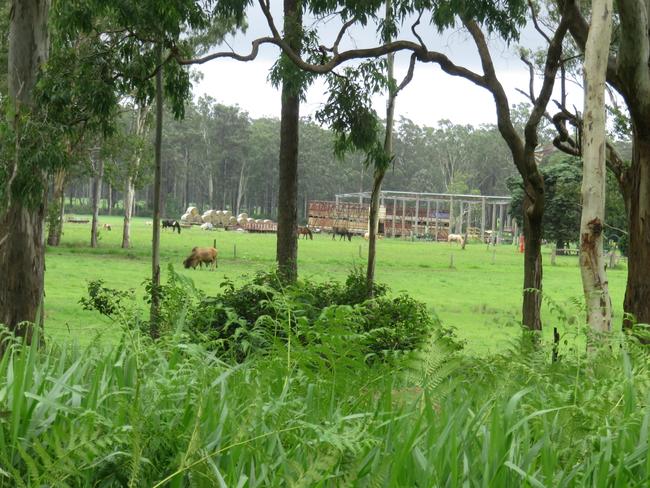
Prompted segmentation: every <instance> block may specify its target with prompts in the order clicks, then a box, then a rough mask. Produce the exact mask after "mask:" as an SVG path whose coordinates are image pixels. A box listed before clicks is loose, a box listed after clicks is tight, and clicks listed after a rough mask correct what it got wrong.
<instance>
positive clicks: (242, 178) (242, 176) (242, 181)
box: [234, 162, 248, 215]
mask: <svg viewBox="0 0 650 488" xmlns="http://www.w3.org/2000/svg"><path fill="white" fill-rule="evenodd" d="M247 181H248V177H247V175H246V163H245V162H244V163H243V164H242V166H241V171H240V172H239V185H238V187H237V204H236V206H235V208H236V211H235V212H234V213H235V215H239V210H240V206H241V202H242V199H243V198H244V194H245V193H246V182H247Z"/></svg>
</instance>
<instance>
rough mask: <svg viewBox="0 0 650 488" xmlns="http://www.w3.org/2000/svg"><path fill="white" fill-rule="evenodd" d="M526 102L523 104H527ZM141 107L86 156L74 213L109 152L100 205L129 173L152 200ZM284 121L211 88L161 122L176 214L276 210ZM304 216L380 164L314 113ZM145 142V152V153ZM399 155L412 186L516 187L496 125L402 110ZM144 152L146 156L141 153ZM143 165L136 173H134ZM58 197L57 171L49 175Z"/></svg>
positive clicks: (166, 202)
mask: <svg viewBox="0 0 650 488" xmlns="http://www.w3.org/2000/svg"><path fill="white" fill-rule="evenodd" d="M522 110H523V108H522ZM139 116H140V115H139V111H138V110H137V109H136V108H134V107H124V110H123V113H122V114H121V118H122V119H123V120H122V123H121V124H120V130H119V132H118V133H116V134H115V135H114V136H113V138H110V139H107V140H105V141H103V148H102V150H99V151H97V152H96V154H95V155H92V157H88V158H85V159H81V160H79V161H78V163H77V165H76V168H75V169H74V171H72V169H71V176H70V177H69V180H68V181H67V182H66V184H65V192H64V193H65V195H66V198H65V205H66V209H67V211H68V212H70V213H87V214H92V213H93V192H94V188H95V179H96V177H97V174H98V172H97V169H98V165H97V164H96V161H93V159H97V160H99V159H103V161H104V162H103V174H104V177H103V179H102V185H101V198H100V199H99V200H98V205H99V211H100V213H102V214H112V215H121V213H122V212H123V211H124V209H125V208H126V207H127V206H128V205H126V204H125V201H126V196H127V190H128V188H129V184H130V181H134V183H135V189H136V201H137V210H136V213H137V214H138V215H146V216H151V214H152V208H153V192H152V184H153V179H152V174H151V164H152V154H151V147H152V144H151V140H150V139H151V137H150V136H151V134H150V127H151V124H150V123H149V124H148V125H147V127H148V128H149V134H147V133H145V134H143V140H141V141H136V140H135V137H136V134H135V133H134V131H135V132H137V130H138V123H137V119H138V117H139ZM279 128H280V121H279V119H277V118H259V119H253V118H251V117H250V116H249V115H248V114H247V113H246V112H245V111H244V110H242V109H240V108H239V107H236V106H226V105H223V104H219V103H216V102H215V101H214V100H213V99H211V98H209V97H204V98H202V99H200V100H198V103H192V104H189V105H188V107H187V108H186V114H185V118H184V119H183V120H181V121H174V120H170V121H169V122H168V123H167V124H166V125H165V126H164V127H163V158H162V162H163V175H164V176H163V181H162V187H163V192H162V193H163V195H164V197H163V200H162V205H163V212H162V213H163V215H164V216H165V217H169V218H178V217H179V216H180V215H181V214H182V213H183V212H184V211H185V209H186V208H187V207H188V206H190V205H194V206H197V207H198V208H199V209H201V210H204V209H209V208H212V209H228V210H231V211H232V212H233V213H240V212H247V213H249V214H251V215H255V216H260V217H267V218H276V217H277V199H278V192H277V186H278V181H277V180H278V168H277V164H276V160H277V154H278V147H279ZM300 133H301V139H300V149H299V168H298V174H299V176H300V179H299V186H298V187H299V192H298V195H299V197H298V198H299V202H298V216H299V218H300V219H301V221H303V222H304V221H305V220H306V219H307V216H308V215H307V211H308V202H309V201H311V200H332V199H333V198H334V195H335V194H337V193H346V192H357V191H369V190H370V187H371V185H372V171H371V168H368V167H367V166H366V164H365V163H364V155H363V154H362V153H360V152H357V153H351V154H346V155H344V156H343V157H341V158H338V157H336V155H335V154H334V137H335V136H334V134H333V133H332V132H331V131H330V130H329V129H328V128H327V127H322V126H321V125H320V124H319V123H317V122H316V121H314V120H313V119H311V118H302V119H301V120H300ZM138 145H142V147H143V150H144V153H145V154H144V155H142V156H141V155H140V154H139V153H138V150H137V148H138ZM394 147H395V159H394V161H393V162H392V164H391V166H390V168H389V169H388V171H387V174H386V177H385V180H384V181H385V186H386V188H390V189H395V190H404V191H421V192H449V193H471V194H482V195H506V194H509V190H508V188H507V184H506V182H507V179H508V178H509V177H511V176H513V175H514V169H513V167H512V163H511V161H510V154H509V152H508V149H507V147H506V145H505V144H504V142H503V140H502V139H501V137H500V136H499V133H498V129H497V128H496V126H494V125H491V124H484V125H480V126H478V127H475V126H472V125H460V124H454V123H452V122H451V121H449V120H441V121H440V122H439V123H438V124H437V125H436V126H435V127H426V126H421V125H418V124H416V123H414V122H413V121H411V120H409V119H406V118H401V119H399V121H398V122H397V124H396V130H395V140H394ZM138 158H140V159H142V161H137V159H138ZM135 166H138V167H139V171H138V175H137V178H131V177H130V176H129V175H131V174H132V173H133V170H134V167H135ZM50 180H51V181H50V197H51V198H53V196H54V192H55V188H56V181H55V180H56V175H52V176H51V178H50Z"/></svg>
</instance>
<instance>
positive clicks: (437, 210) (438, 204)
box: [433, 200, 440, 242]
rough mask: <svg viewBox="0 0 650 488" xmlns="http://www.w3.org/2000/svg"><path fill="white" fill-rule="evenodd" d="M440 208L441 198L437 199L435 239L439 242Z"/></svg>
mask: <svg viewBox="0 0 650 488" xmlns="http://www.w3.org/2000/svg"><path fill="white" fill-rule="evenodd" d="M439 210H440V200H436V235H435V237H434V239H433V240H434V241H436V242H438V212H439Z"/></svg>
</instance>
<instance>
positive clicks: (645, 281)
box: [623, 130, 650, 328]
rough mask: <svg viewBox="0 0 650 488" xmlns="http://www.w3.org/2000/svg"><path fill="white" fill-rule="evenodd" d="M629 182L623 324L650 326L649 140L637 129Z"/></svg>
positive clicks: (626, 326)
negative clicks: (629, 196)
mask: <svg viewBox="0 0 650 488" xmlns="http://www.w3.org/2000/svg"><path fill="white" fill-rule="evenodd" d="M634 142H635V144H634V153H633V156H632V166H631V168H630V170H629V171H628V175H629V182H630V189H631V191H630V195H631V198H630V212H629V243H628V245H629V247H628V270H627V288H626V290H625V301H624V310H625V313H626V317H625V318H624V321H623V326H624V327H625V328H630V327H632V325H634V323H635V322H638V323H641V324H650V271H649V270H650V137H640V136H639V134H638V131H637V130H635V138H634Z"/></svg>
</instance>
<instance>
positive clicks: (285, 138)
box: [276, 0, 302, 283]
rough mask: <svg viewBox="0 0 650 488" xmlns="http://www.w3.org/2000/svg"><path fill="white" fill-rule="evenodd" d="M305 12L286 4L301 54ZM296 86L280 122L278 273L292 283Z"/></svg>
mask: <svg viewBox="0 0 650 488" xmlns="http://www.w3.org/2000/svg"><path fill="white" fill-rule="evenodd" d="M301 30H302V10H301V5H300V2H299V1H298V0H284V35H285V39H287V41H288V42H289V44H290V45H291V47H292V49H294V50H295V51H296V52H300V48H301V43H300V37H301V36H300V32H301ZM295 85H296V82H295V81H293V80H284V82H283V83H282V111H281V120H280V167H279V170H280V187H279V189H278V233H277V250H276V260H277V262H278V272H279V274H280V276H281V277H282V278H283V279H284V280H285V281H286V282H288V283H292V282H294V281H296V279H297V277H298V237H297V231H298V140H299V134H298V128H299V123H300V94H299V93H297V92H296V91H297V90H296V87H295Z"/></svg>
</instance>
